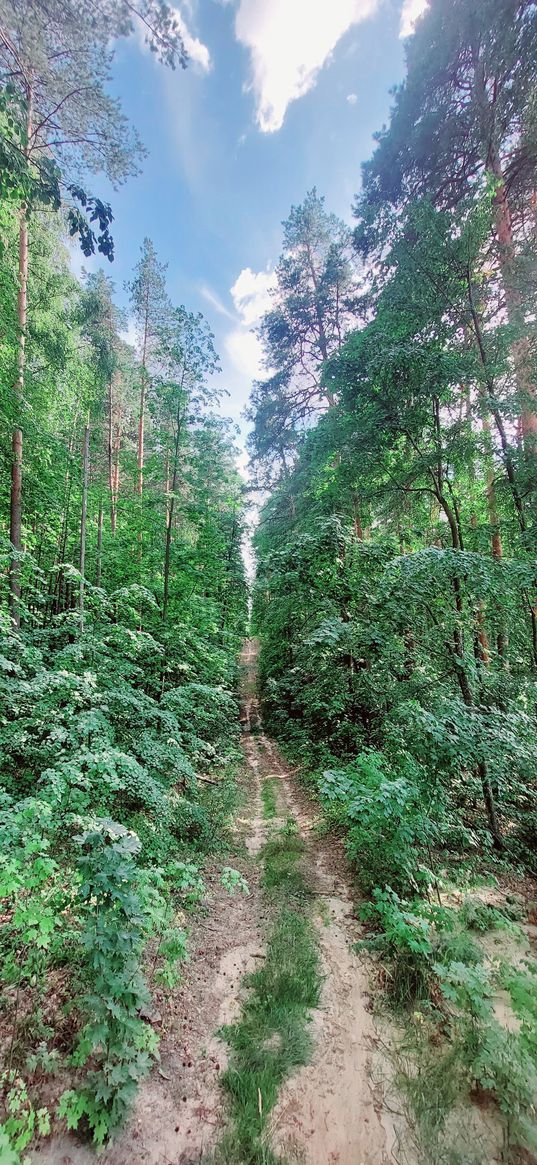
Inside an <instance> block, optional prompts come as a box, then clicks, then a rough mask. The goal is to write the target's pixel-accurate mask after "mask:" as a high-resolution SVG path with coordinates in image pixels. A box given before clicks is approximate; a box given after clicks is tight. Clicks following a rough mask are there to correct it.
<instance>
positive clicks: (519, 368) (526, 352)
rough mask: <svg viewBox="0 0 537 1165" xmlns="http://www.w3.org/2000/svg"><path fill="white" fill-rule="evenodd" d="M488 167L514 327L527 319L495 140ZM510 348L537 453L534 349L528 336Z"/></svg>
mask: <svg viewBox="0 0 537 1165" xmlns="http://www.w3.org/2000/svg"><path fill="white" fill-rule="evenodd" d="M487 168H488V170H489V173H490V174H491V175H492V177H493V179H494V182H495V186H496V191H495V195H494V219H495V226H496V235H497V239H498V254H499V260H500V270H501V275H502V283H503V289H504V294H505V308H506V312H507V318H508V320H509V323H510V324H511V325H512V326H513V328H518V329H520V328H522V326H523V323H524V311H523V297H522V293H521V290H520V288H519V287H518V284H517V277H516V254H515V246H514V239H513V223H512V219H511V209H510V206H509V197H508V193H507V188H506V184H505V178H504V175H503V171H502V167H501V162H500V159H499V157H498V152H497V150H496V148H495V146H494V145H493V144H491V147H490V151H489V159H488V167H487ZM511 352H512V356H513V365H514V370H515V377H516V383H517V392H518V402H519V409H520V433H521V437H522V444H523V448H524V452H525V453H526V455H528V454H533V455H534V454H536V453H537V389H536V386H535V384H534V381H533V377H532V375H531V371H530V370H531V352H530V346H529V341H528V338H527V336H524V335H522V336H519V337H517V338H516V339H515V340H514V341H513V343H512V345H511Z"/></svg>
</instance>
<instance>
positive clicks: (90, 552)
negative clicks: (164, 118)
mask: <svg viewBox="0 0 537 1165" xmlns="http://www.w3.org/2000/svg"><path fill="white" fill-rule="evenodd" d="M135 21H137V22H140V21H141V23H142V26H143V28H144V30H145V33H146V35H147V38H148V39H149V41H150V43H151V45H152V47H153V48H154V49H155V51H157V53H158V55H159V56H160V57H161V59H162V60H163V62H164V63H165V64H172V65H173V64H174V63H179V64H184V63H185V62H186V58H185V53H184V47H183V45H182V42H181V38H180V35H179V33H178V28H177V22H176V18H175V17H174V14H173V11H172V10H171V9H168V8H167V7H166V6H164V5H160V4H159V3H156V4H153V3H152V0H150V2H149V3H147V4H145V3H144V4H143V5H141V6H139V7H138V9H137V11H136V13H134V10H133V9H132V8H131V6H130V5H128V4H119V5H117V4H112V5H108V4H99V5H98V6H97V7H95V6H93V7H92V9H91V11H90V10H81V9H80V7H79V6H78V5H70V4H69V3H67V4H66V3H63V2H62V3H58V4H54V3H53V4H47V5H46V6H42V5H40V4H34V3H28V4H26V5H25V4H23V5H22V6H21V5H19V4H17V5H16V6H11V5H9V4H8V5H3V7H2V14H1V17H0V34H1V35H0V57H1V60H2V88H1V90H0V131H1V132H0V149H1V160H2V177H1V189H2V200H1V203H0V302H1V312H2V338H1V340H0V415H1V421H2V423H1V438H0V554H1V557H2V572H1V575H0V621H1V628H2V644H1V650H0V677H1V678H0V851H1V853H0V899H1V902H2V919H3V924H2V935H1V939H0V981H1V983H2V995H1V1002H0V1049H1V1058H2V1064H1V1068H0V1157H1V1159H2V1161H4V1160H6V1161H9V1162H10V1163H12V1165H13V1163H14V1162H17V1161H18V1160H19V1154H20V1153H24V1150H25V1148H26V1146H27V1145H28V1144H29V1143H30V1141H31V1140H32V1138H33V1137H35V1136H39V1135H46V1134H47V1133H48V1132H49V1131H50V1128H51V1121H52V1119H53V1118H54V1117H57V1116H58V1115H59V1116H60V1118H61V1119H62V1120H63V1121H66V1123H67V1126H68V1127H69V1128H76V1127H78V1126H81V1127H83V1128H85V1129H86V1130H88V1129H89V1130H90V1131H91V1133H92V1135H93V1137H94V1139H95V1140H96V1142H97V1143H99V1144H100V1143H102V1142H103V1141H104V1140H105V1138H106V1137H107V1136H108V1135H109V1133H110V1132H111V1130H112V1129H113V1128H115V1127H116V1126H117V1124H118V1123H119V1122H120V1120H121V1118H122V1117H123V1115H124V1114H125V1112H126V1111H127V1109H128V1106H129V1104H130V1103H131V1101H132V1099H133V1096H134V1094H135V1092H136V1088H137V1085H138V1082H139V1080H140V1079H141V1078H142V1077H143V1076H144V1075H145V1074H146V1073H147V1072H148V1071H149V1069H150V1067H151V1064H152V1062H153V1061H154V1058H155V1057H156V1055H157V1054H158V1053H157V1048H158V1038H157V1035H156V1033H155V1031H154V1029H153V1027H152V1026H151V1024H150V1022H149V1018H150V1015H151V997H150V990H153V989H157V990H161V991H162V990H164V991H166V990H168V989H170V988H171V987H173V985H174V984H175V983H176V982H177V979H178V977H179V970H178V967H179V964H180V962H181V960H182V959H184V957H185V955H186V951H187V929H188V928H187V925H186V922H187V919H186V914H185V911H188V910H190V909H192V908H193V907H194V906H195V905H196V903H198V902H199V901H200V899H201V898H202V897H203V894H204V887H203V880H202V876H201V873H200V867H201V863H202V861H203V854H204V852H206V851H207V850H210V849H214V848H215V847H218V846H220V845H222V844H223V839H224V837H225V832H226V822H227V819H228V816H229V813H230V810H231V807H232V804H233V786H232V782H230V780H229V779H228V776H229V772H230V770H229V765H230V764H231V763H232V762H234V760H235V759H236V757H237V755H238V754H237V741H236V738H237V732H238V715H237V704H236V681H237V669H238V664H237V655H238V649H239V646H240V643H241V639H242V635H243V631H244V623H245V618H246V584H245V578H244V571H243V564H242V556H241V540H242V537H243V530H244V492H245V491H244V485H243V483H242V481H241V478H240V477H239V475H238V472H237V469H236V465H235V448H234V444H233V429H232V426H231V425H230V424H229V423H228V422H226V421H225V420H223V419H222V418H221V417H220V416H219V415H217V414H215V412H214V407H215V406H216V405H217V404H218V402H219V400H220V398H221V396H222V393H221V392H219V390H218V389H217V388H215V387H214V385H215V374H216V373H217V372H218V358H217V355H216V352H215V350H214V344H213V337H212V335H211V332H210V330H209V328H208V326H207V324H206V322H205V321H204V319H203V318H202V316H201V315H199V314H195V313H192V312H190V311H189V310H188V309H187V308H185V307H184V306H177V305H174V304H173V303H172V302H171V301H170V298H169V295H168V291H167V288H166V265H165V264H164V263H161V262H160V261H159V259H158V256H157V255H156V253H155V250H154V247H153V245H152V243H151V242H150V241H149V240H148V239H146V240H144V242H143V244H142V247H141V251H140V257H139V260H138V262H137V264H136V267H135V269H134V271H133V273H132V278H131V280H130V281H129V284H128V287H127V289H126V290H127V292H128V297H129V308H128V315H127V316H125V315H124V314H123V313H122V312H121V310H120V309H119V307H118V306H117V303H116V299H115V293H114V285H113V283H112V281H111V280H110V279H109V278H108V277H107V276H106V275H105V274H104V273H103V272H102V271H99V272H98V273H97V274H90V275H86V276H85V277H84V278H83V280H82V281H81V282H79V281H78V280H77V279H75V278H74V277H73V275H72V273H71V270H70V265H69V258H68V245H69V242H71V245H72V244H73V242H74V243H76V245H77V246H78V245H81V247H82V251H83V253H84V255H87V256H89V255H91V254H92V253H94V252H96V251H100V252H101V254H103V255H106V256H108V257H109V258H112V257H113V236H112V211H111V208H110V207H109V206H108V205H106V204H104V203H103V202H102V201H100V200H99V198H98V197H96V196H95V195H92V194H89V193H88V192H87V191H86V190H85V189H84V187H83V186H82V185H81V181H82V180H84V178H87V176H88V174H91V173H92V171H96V172H98V171H100V172H103V173H105V174H106V175H107V176H108V177H109V178H111V179H112V181H119V180H123V179H124V178H126V177H128V175H129V173H130V172H132V171H133V170H134V169H135V168H136V165H137V157H139V156H140V147H139V143H138V141H137V138H136V134H135V133H134V132H132V131H130V129H129V127H128V126H127V125H126V123H125V120H124V118H123V116H122V114H121V110H120V109H119V107H118V106H117V103H116V102H114V101H112V100H111V99H110V98H109V97H108V95H107V89H106V82H107V74H108V64H109V60H110V54H109V45H110V43H111V40H112V39H113V38H117V37H118V36H122V35H128V34H129V33H130V32H132V31H133V23H134V22H135ZM132 334H134V335H135V340H133V342H132V343H131V342H129V340H128V339H127V338H126V337H127V335H129V336H130V335H132ZM210 771H212V773H213V775H212V776H211V777H210V778H209V783H207V774H208V773H209V772H210ZM215 776H216V780H215ZM199 778H201V780H200V779H199ZM226 878H227V882H226V884H229V885H230V886H231V887H233V886H234V885H235V883H234V880H233V871H229V870H228V871H227V874H226ZM148 942H151V944H152V947H151V950H152V956H151V983H150V984H149V983H148V981H147V980H146V978H145V975H144V967H145V966H146V965H147V960H146V959H145V956H144V951H145V948H146V946H147V944H148ZM60 1097H61V1099H60ZM58 1102H59V1107H58Z"/></svg>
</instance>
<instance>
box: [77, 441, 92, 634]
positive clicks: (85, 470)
mask: <svg viewBox="0 0 537 1165" xmlns="http://www.w3.org/2000/svg"><path fill="white" fill-rule="evenodd" d="M89 439H90V429H89V424H87V425H86V426H85V428H84V445H83V453H82V513H81V517H80V563H79V565H80V595H79V613H80V630H81V631H82V632H83V631H84V586H85V578H84V575H85V570H86V525H87V515H88V477H89Z"/></svg>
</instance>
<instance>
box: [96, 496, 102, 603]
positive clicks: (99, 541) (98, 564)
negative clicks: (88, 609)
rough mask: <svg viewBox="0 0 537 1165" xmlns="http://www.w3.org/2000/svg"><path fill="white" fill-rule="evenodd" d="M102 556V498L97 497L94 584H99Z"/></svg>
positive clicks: (97, 585)
mask: <svg viewBox="0 0 537 1165" xmlns="http://www.w3.org/2000/svg"><path fill="white" fill-rule="evenodd" d="M102 556H103V500H102V498H100V499H99V513H98V515H97V557H96V562H95V586H96V587H100V585H101V566H102Z"/></svg>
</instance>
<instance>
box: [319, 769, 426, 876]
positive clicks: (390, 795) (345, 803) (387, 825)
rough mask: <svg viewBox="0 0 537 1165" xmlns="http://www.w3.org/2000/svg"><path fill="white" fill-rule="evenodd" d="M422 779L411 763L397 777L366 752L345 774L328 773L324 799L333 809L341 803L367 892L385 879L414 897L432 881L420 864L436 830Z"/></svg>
mask: <svg viewBox="0 0 537 1165" xmlns="http://www.w3.org/2000/svg"><path fill="white" fill-rule="evenodd" d="M403 774H404V775H403ZM420 775H421V774H420V770H419V767H418V766H417V765H415V764H413V763H412V761H411V760H408V761H407V763H406V765H403V764H401V765H400V767H399V771H398V773H396V772H394V771H393V770H392V769H391V768H390V765H389V764H388V763H387V762H386V758H385V757H383V756H382V755H381V754H380V753H376V752H373V751H368V752H364V753H362V754H361V755H360V756H359V757H358V758H357V759H356V761H353V762H352V764H350V765H348V766H347V767H346V768H345V769H344V770H340V771H336V772H334V771H332V772H327V773H325V774H324V775H323V779H322V780H321V783H320V793H321V797H322V798H323V799H324V798H326V800H327V801H328V802H329V804H330V806H331V807H332V808H333V806H334V803H336V804H337V805H338V809H339V813H340V819H342V820H344V821H345V823H346V824H347V826H348V834H347V849H348V852H349V854H350V856H351V858H352V859H353V861H354V862H355V864H356V866H357V867H358V868H359V871H360V882H361V884H362V886H363V887H364V889H365V890H366V891H369V890H372V889H374V887H375V886H378V885H379V884H381V883H382V882H383V881H386V882H388V883H389V884H390V885H391V886H392V887H393V889H394V890H397V891H399V892H402V893H409V892H412V891H413V890H415V889H417V887H418V885H419V884H420V883H422V884H423V883H427V882H429V881H430V880H431V873H430V871H429V870H428V869H427V868H425V867H423V866H422V865H421V861H422V860H423V854H424V853H426V852H427V847H428V846H429V847H430V846H431V845H432V844H433V843H434V842H435V841H436V832H435V829H434V825H433V823H432V822H431V820H430V818H429V816H428V814H427V813H426V811H425V806H424V796H423V790H422V789H420V787H419V785H418V784H417V780H419V777H420ZM413 778H414V781H413ZM429 852H430V850H429Z"/></svg>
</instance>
